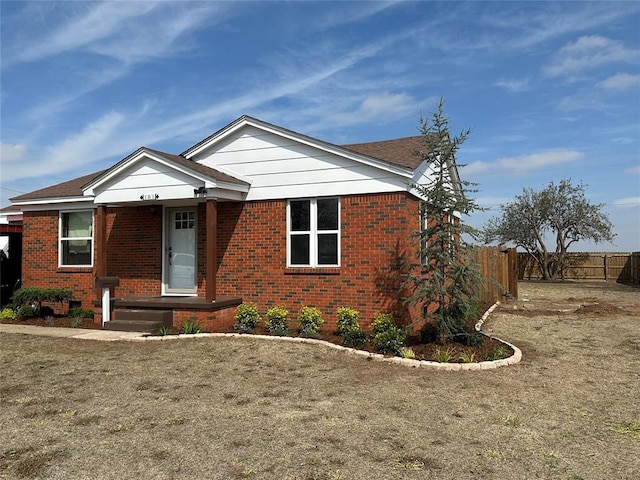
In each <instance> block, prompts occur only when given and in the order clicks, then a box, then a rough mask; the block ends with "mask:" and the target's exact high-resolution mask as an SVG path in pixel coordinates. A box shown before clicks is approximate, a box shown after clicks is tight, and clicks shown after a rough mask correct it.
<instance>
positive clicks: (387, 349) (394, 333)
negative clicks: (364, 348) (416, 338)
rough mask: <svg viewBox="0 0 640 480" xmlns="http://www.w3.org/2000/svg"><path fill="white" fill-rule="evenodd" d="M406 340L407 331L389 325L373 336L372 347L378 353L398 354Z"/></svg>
mask: <svg viewBox="0 0 640 480" xmlns="http://www.w3.org/2000/svg"><path fill="white" fill-rule="evenodd" d="M406 341H407V333H406V332H405V331H404V330H403V329H401V328H398V327H391V328H389V329H387V330H385V331H384V332H380V333H378V334H377V335H375V336H374V337H373V348H375V349H376V350H377V351H378V352H380V353H386V354H393V355H400V354H401V352H402V347H404V344H405V342H406Z"/></svg>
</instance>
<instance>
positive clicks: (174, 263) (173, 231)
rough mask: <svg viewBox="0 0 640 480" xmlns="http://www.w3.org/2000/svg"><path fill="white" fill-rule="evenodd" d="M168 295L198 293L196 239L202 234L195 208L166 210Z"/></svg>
mask: <svg viewBox="0 0 640 480" xmlns="http://www.w3.org/2000/svg"><path fill="white" fill-rule="evenodd" d="M166 219H167V235H166V237H165V238H166V245H165V293H167V294H183V295H184V294H194V293H196V289H197V284H196V271H197V268H196V267H197V259H196V238H197V232H198V226H197V211H196V209H195V208H188V207H186V208H169V209H167V210H166Z"/></svg>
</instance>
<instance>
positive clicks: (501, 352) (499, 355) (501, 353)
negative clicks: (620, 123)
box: [486, 345, 511, 361]
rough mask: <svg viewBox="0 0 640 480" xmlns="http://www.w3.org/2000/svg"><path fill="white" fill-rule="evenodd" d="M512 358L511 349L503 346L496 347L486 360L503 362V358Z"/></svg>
mask: <svg viewBox="0 0 640 480" xmlns="http://www.w3.org/2000/svg"><path fill="white" fill-rule="evenodd" d="M510 356H511V353H510V352H509V349H508V348H507V347H503V346H502V345H500V346H498V347H495V348H494V349H493V350H491V352H489V354H488V355H487V358H486V360H488V361H491V360H502V359H503V358H508V357H510Z"/></svg>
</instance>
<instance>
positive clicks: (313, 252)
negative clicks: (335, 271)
mask: <svg viewBox="0 0 640 480" xmlns="http://www.w3.org/2000/svg"><path fill="white" fill-rule="evenodd" d="M331 198H335V199H337V200H338V229H337V230H318V222H317V218H318V213H317V212H318V200H319V199H322V200H325V199H327V200H328V199H331ZM296 201H308V202H309V203H310V212H309V226H310V230H305V231H301V230H297V231H295V232H292V231H291V202H296ZM341 204H342V202H341V201H340V197H321V198H293V199H290V200H288V201H287V267H288V268H338V267H340V260H341V257H342V248H341V245H342V241H341V234H340V229H341V226H342V223H341V221H340V212H341ZM332 233H333V234H337V237H338V239H337V242H338V263H337V264H334V265H329V264H322V265H319V264H318V235H319V234H332ZM292 235H309V250H310V251H309V264H308V265H301V264H291V236H292Z"/></svg>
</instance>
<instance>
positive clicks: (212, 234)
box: [205, 198, 218, 303]
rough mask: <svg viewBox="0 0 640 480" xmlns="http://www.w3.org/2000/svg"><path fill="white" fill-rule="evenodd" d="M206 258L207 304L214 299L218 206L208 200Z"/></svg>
mask: <svg viewBox="0 0 640 480" xmlns="http://www.w3.org/2000/svg"><path fill="white" fill-rule="evenodd" d="M205 225H206V246H205V251H206V257H207V263H206V268H207V279H206V280H207V292H206V300H207V303H211V302H214V301H215V299H216V274H217V270H218V204H217V202H216V200H215V199H213V198H208V199H207V203H206V220H205Z"/></svg>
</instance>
